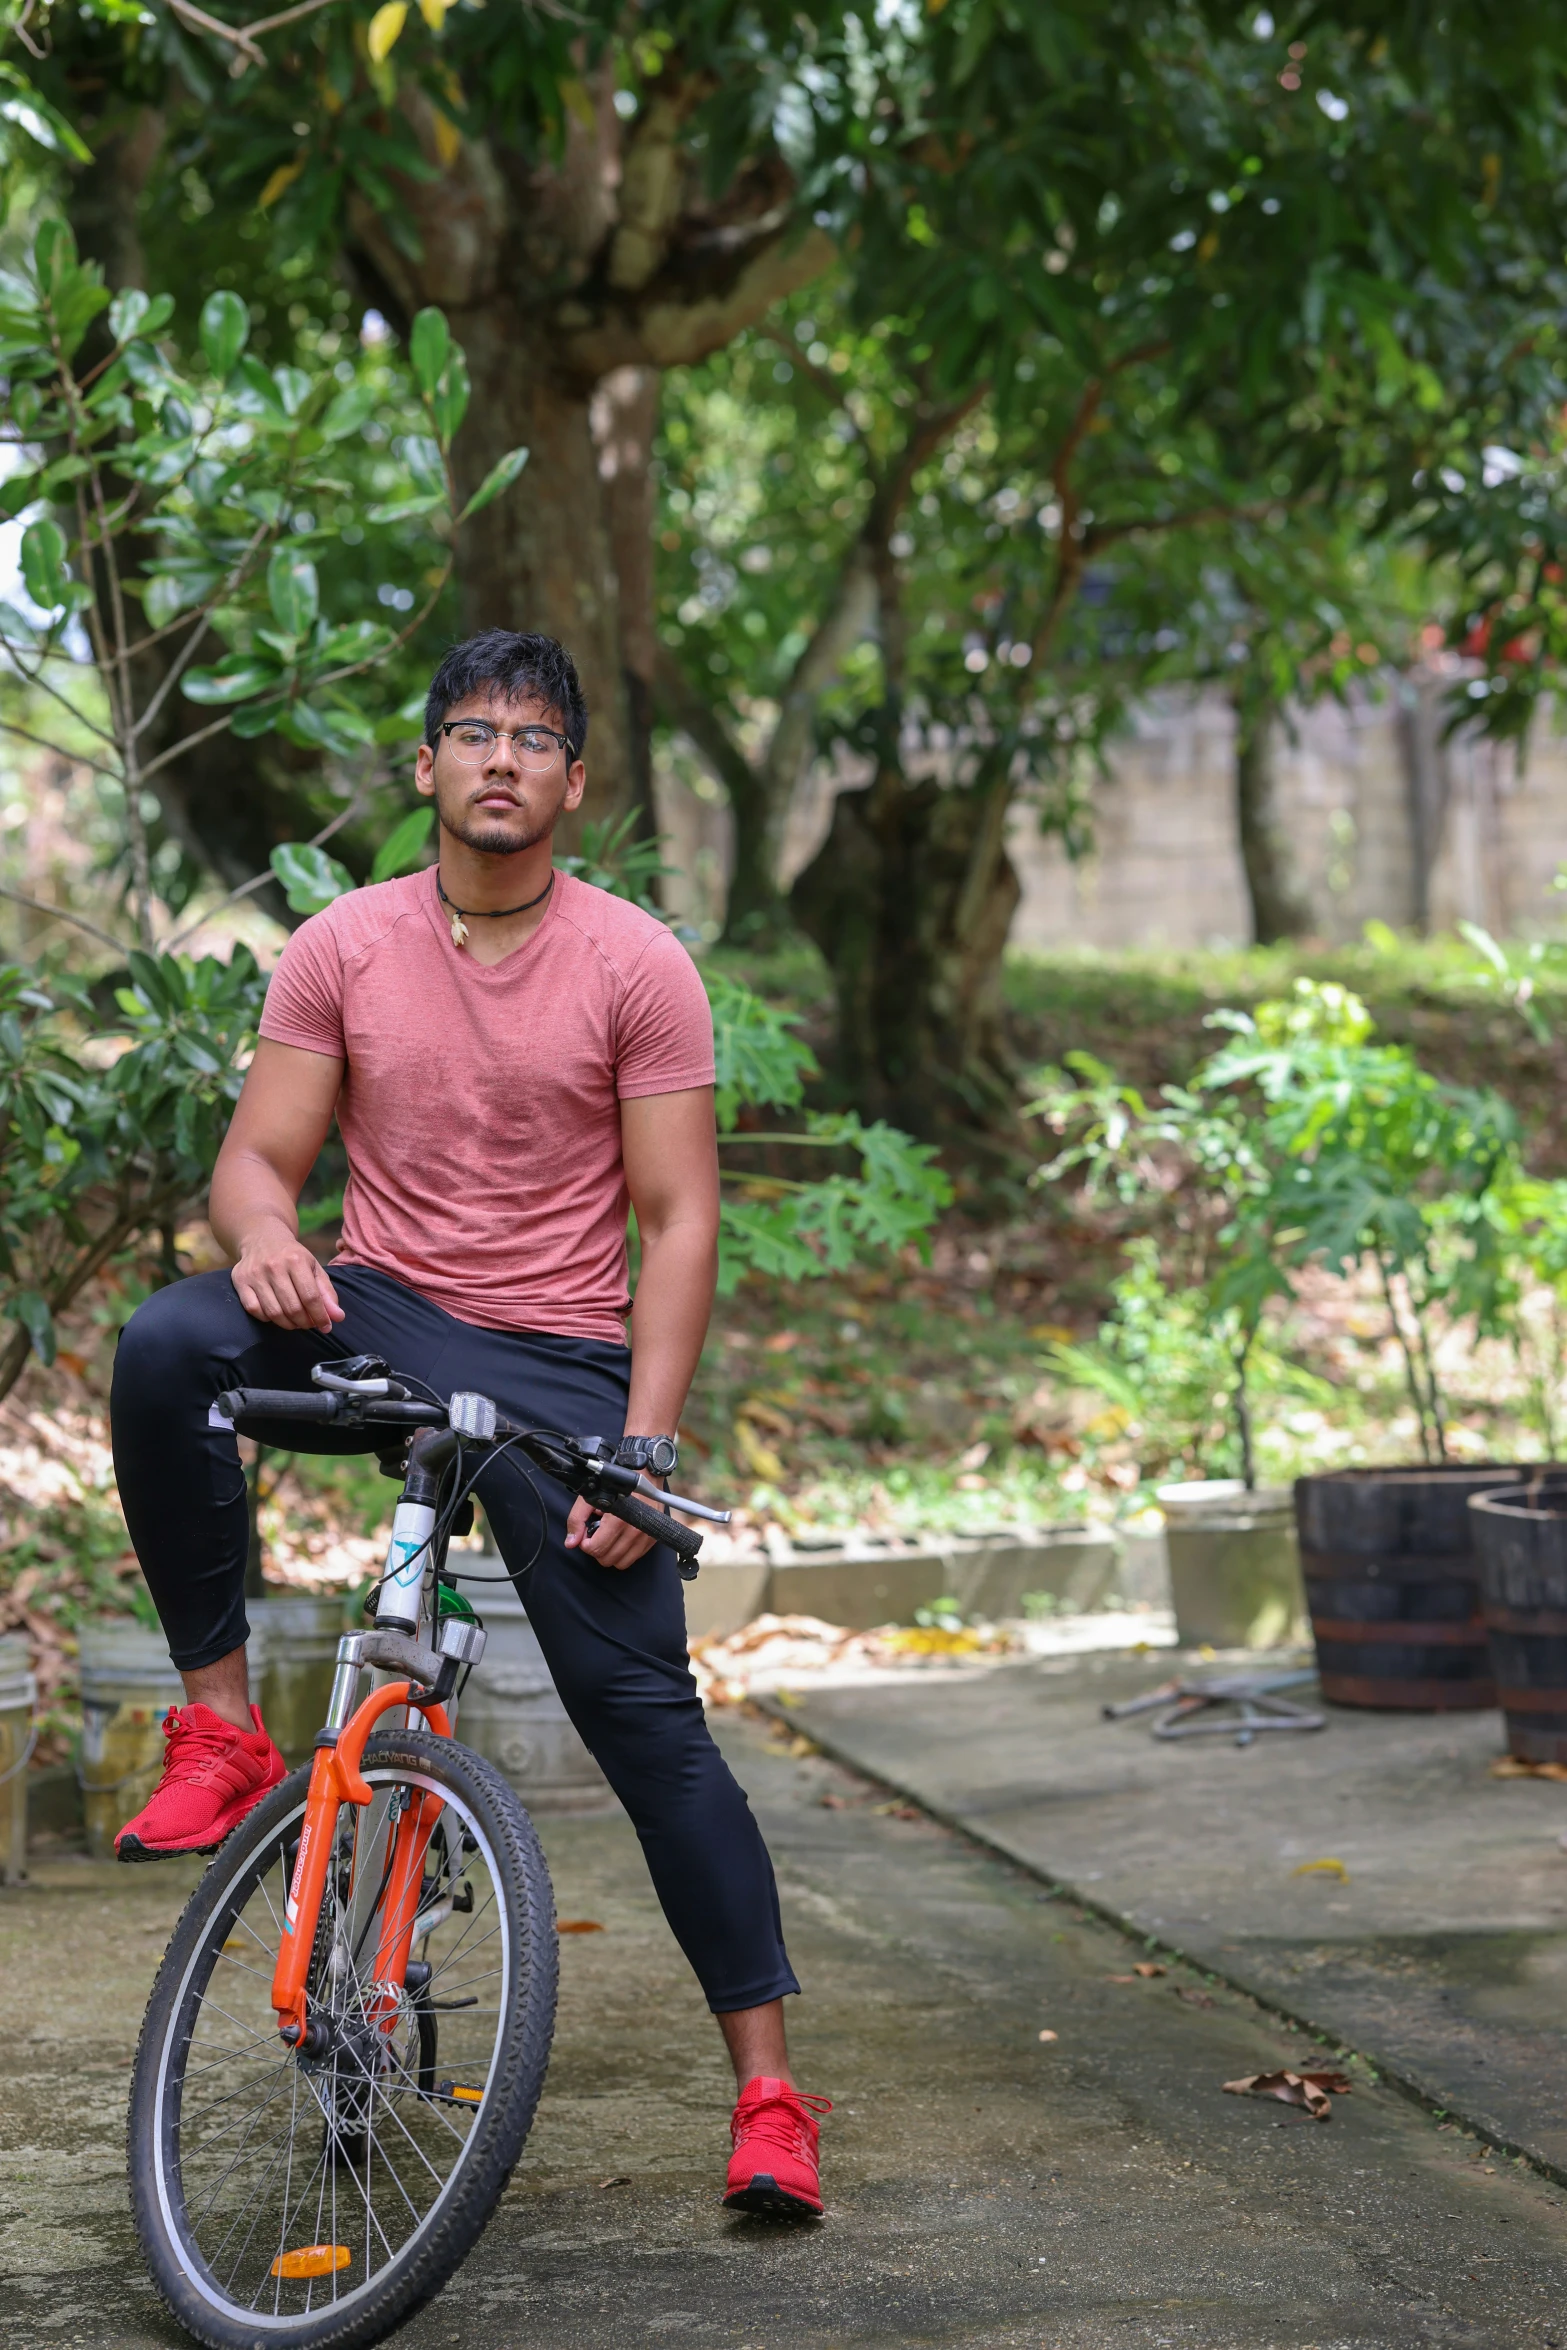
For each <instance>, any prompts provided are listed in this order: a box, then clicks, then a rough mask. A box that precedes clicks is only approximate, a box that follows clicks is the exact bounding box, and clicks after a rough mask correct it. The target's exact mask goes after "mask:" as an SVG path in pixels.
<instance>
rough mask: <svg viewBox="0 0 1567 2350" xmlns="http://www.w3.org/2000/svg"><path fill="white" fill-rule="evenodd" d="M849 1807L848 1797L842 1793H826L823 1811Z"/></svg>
mask: <svg viewBox="0 0 1567 2350" xmlns="http://www.w3.org/2000/svg"><path fill="white" fill-rule="evenodd" d="M848 1808H849V1806H848V1802H847V1799H846V1798H845V1797H844V1796H842V1795H824V1796H823V1797H822V1809H823V1811H847V1810H848Z"/></svg>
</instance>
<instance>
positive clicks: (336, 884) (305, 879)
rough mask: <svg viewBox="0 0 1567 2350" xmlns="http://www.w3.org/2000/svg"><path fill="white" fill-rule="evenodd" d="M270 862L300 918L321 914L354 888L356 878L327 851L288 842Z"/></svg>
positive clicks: (271, 857)
mask: <svg viewBox="0 0 1567 2350" xmlns="http://www.w3.org/2000/svg"><path fill="white" fill-rule="evenodd" d="M267 862H268V863H269V864H270V865H271V867H272V870H273V872H274V873H275V874H276V875H277V877H278V879H279V881H281V883H282V884H283V889H284V893H285V895H286V896H287V899H288V902H289V905H290V907H291V908H292V910H293V911H294V912H295V913H296V914H319V913H320V911H321V909H322V907H323V906H330V905H331V903H332V901H333V899H334V898H341V897H346V896H347V895H348V892H349V891H350V890H351V889H352V888H353V886H354V877H353V875H352V874H351V873H349V872H346V871H345V870H344V868H343V867H342V866H341V865H340V864H339V863H338V862H337V859H336V858H335V857H329V856H328V855H327V853H326V851H325V850H324V849H315V848H309V847H307V846H306V844H305V843H304V842H303V841H295V840H289V841H284V842H283V844H282V846H281V847H280V848H275V849H274V850H273V851H272V854H271V856H270V857H269V858H268V860H267Z"/></svg>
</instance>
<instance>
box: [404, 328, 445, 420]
mask: <svg viewBox="0 0 1567 2350" xmlns="http://www.w3.org/2000/svg"><path fill="white" fill-rule="evenodd" d="M451 347H452V338H451V330H450V328H449V327H448V326H447V324H446V320H445V318H444V317H443V316H442V314H441V312H440V311H439V310H421V311H420V313H419V315H418V317H417V318H416V319H415V320H414V322H413V329H412V332H411V333H410V334H409V337H408V359H409V364H410V366H411V367H412V368H413V371H414V381H415V383H416V384H417V385H418V386H419V389H420V391H421V392H423V394H424V396H425V398H426V399H427V400H429V399H433V398H434V396H435V388H436V386H437V384H438V383H439V382H440V380H441V375H442V371H443V370H444V368H445V366H446V360H447V354H448V352H449V351H450V350H451Z"/></svg>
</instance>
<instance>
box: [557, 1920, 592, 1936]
mask: <svg viewBox="0 0 1567 2350" xmlns="http://www.w3.org/2000/svg"><path fill="white" fill-rule="evenodd" d="M555 1931H556V1933H557V1934H602V1933H603V1931H604V1928H603V1927H602V1926H601V1925H600V1924H599V1921H598V1919H597V1918H557V1919H556V1920H555Z"/></svg>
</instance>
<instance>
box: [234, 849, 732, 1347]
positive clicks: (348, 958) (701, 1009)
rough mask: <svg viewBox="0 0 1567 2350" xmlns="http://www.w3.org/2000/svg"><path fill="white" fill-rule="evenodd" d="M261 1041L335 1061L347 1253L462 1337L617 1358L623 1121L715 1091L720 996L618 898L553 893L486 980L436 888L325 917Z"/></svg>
mask: <svg viewBox="0 0 1567 2350" xmlns="http://www.w3.org/2000/svg"><path fill="white" fill-rule="evenodd" d="M261 1033H262V1035H263V1036H264V1037H268V1038H270V1039H272V1041H273V1042H275V1043H277V1044H288V1045H298V1046H301V1047H302V1048H303V1049H304V1050H305V1051H306V1052H310V1053H331V1054H333V1055H340V1056H341V1057H342V1059H343V1060H344V1061H345V1062H346V1064H347V1066H346V1069H345V1071H344V1076H343V1091H342V1094H341V1096H340V1098H339V1101H338V1105H337V1122H338V1126H339V1128H340V1129H341V1132H342V1136H343V1141H344V1144H345V1145H346V1147H347V1151H348V1165H349V1177H348V1188H347V1191H346V1192H345V1194H344V1199H343V1239H342V1246H341V1248H340V1249H339V1251H338V1254H337V1257H336V1259H335V1260H334V1261H335V1262H336V1263H338V1264H344V1265H373V1266H376V1267H378V1268H379V1270H380V1271H382V1272H384V1273H391V1274H393V1275H395V1277H396V1278H397V1279H398V1280H399V1281H406V1282H407V1284H408V1286H409V1287H410V1288H411V1289H416V1290H418V1291H419V1292H420V1293H421V1295H422V1296H424V1297H427V1298H430V1299H432V1300H433V1301H434V1303H435V1304H436V1305H439V1306H444V1307H445V1309H446V1311H447V1312H448V1313H449V1314H455V1315H456V1316H457V1317H458V1318H459V1320H461V1321H464V1322H476V1323H479V1324H480V1325H481V1326H482V1327H484V1328H485V1329H488V1330H548V1331H554V1332H556V1333H558V1334H559V1335H561V1336H562V1337H581V1338H604V1339H609V1340H611V1341H612V1342H617V1343H623V1342H624V1339H625V1317H626V1312H627V1309H628V1307H629V1305H630V1302H631V1301H630V1296H629V1293H628V1290H627V1286H626V1211H627V1206H628V1200H627V1194H626V1179H625V1170H624V1168H623V1166H622V1164H621V1154H620V1104H621V1103H622V1102H623V1101H631V1100H635V1099H636V1098H637V1097H638V1096H640V1095H643V1094H654V1093H681V1092H685V1091H687V1090H688V1089H689V1088H691V1087H693V1086H699V1085H711V1084H712V1082H713V1022H712V1015H711V1013H710V1012H709V1010H708V1003H707V992H706V990H705V989H704V987H703V985H702V982H701V980H700V979H699V978H698V976H697V971H696V966H695V964H694V963H693V962H692V960H691V958H690V956H689V955H688V954H687V953H686V951H685V948H684V947H683V946H682V945H681V944H680V942H679V940H678V939H677V938H675V937H674V936H673V935H672V933H671V932H669V931H668V930H666V929H665V928H664V926H663V924H662V923H660V922H657V921H655V920H654V918H653V916H652V915H651V914H645V913H643V911H642V909H641V908H640V907H639V906H633V905H628V904H627V902H626V900H625V899H624V898H616V897H611V896H610V895H609V893H608V892H607V891H606V890H601V889H594V888H593V887H591V885H590V884H589V883H587V882H585V881H578V880H576V879H575V878H574V876H572V875H571V874H568V873H557V874H556V876H555V886H554V889H553V890H552V892H551V894H550V902H549V905H548V907H547V909H546V911H545V915H544V919H543V921H542V922H541V923H540V924H539V926H538V929H537V930H535V931H534V933H533V935H532V937H531V938H529V939H528V940H527V941H526V942H525V943H524V944H523V945H522V946H520V947H519V948H518V949H517V951H516V953H515V954H512V955H508V956H507V957H506V959H505V961H504V962H501V963H497V964H495V965H494V966H493V967H492V968H490V969H488V970H487V969H486V968H485V967H484V966H483V965H482V964H480V963H476V962H475V961H474V959H473V957H472V955H470V954H469V953H467V952H466V950H464V949H462V948H459V947H454V946H453V944H452V939H451V931H450V929H449V928H448V926H447V921H446V918H445V916H444V915H443V913H442V912H441V908H440V904H439V901H438V900H437V897H436V894H435V874H434V871H433V870H431V871H428V872H424V873H416V874H412V875H410V876H409V877H407V878H406V879H404V880H402V881H387V882H383V883H382V884H381V885H380V886H379V887H378V888H375V889H358V890H354V891H352V892H351V893H350V894H349V895H348V896H347V897H342V898H338V899H337V900H336V902H335V903H334V904H332V905H330V906H328V907H327V908H326V910H325V912H324V913H320V914H313V915H312V916H311V918H310V920H309V921H308V922H306V923H304V924H302V925H301V927H300V928H299V929H298V930H296V931H295V933H294V935H293V937H292V938H291V939H290V940H289V942H288V944H287V946H286V947H285V948H284V949H283V953H282V957H281V959H280V961H279V963H278V966H277V969H276V970H275V971H274V972H273V974H272V980H271V984H270V986H269V987H268V989H267V1000H266V1005H265V1008H264V1009H263V1011H262V1015H261Z"/></svg>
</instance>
